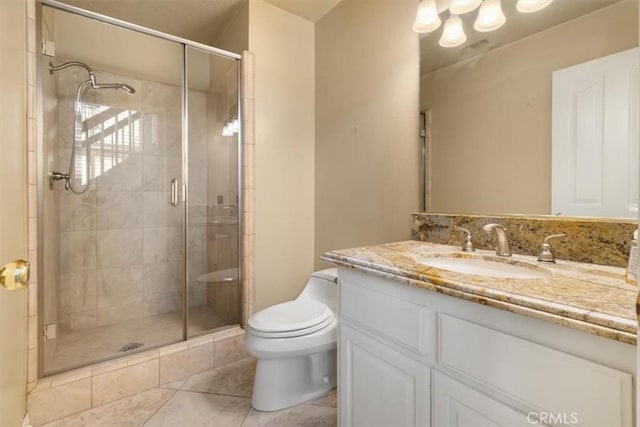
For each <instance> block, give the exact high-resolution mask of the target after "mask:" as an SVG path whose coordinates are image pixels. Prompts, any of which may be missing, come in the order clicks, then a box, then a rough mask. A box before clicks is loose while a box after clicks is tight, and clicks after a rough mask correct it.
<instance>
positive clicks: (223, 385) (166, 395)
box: [45, 358, 337, 427]
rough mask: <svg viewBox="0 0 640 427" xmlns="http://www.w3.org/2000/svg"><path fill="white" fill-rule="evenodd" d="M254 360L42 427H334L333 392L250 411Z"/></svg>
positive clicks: (200, 374) (228, 366) (212, 371)
mask: <svg viewBox="0 0 640 427" xmlns="http://www.w3.org/2000/svg"><path fill="white" fill-rule="evenodd" d="M254 372H255V360H254V359H251V358H249V359H244V360H241V361H239V362H236V363H233V364H231V365H227V366H224V367H222V368H218V369H211V370H208V371H204V372H202V373H199V374H196V375H193V376H191V377H189V378H186V379H184V380H180V381H176V382H173V383H170V384H166V385H164V386H160V387H157V388H154V389H151V390H148V391H145V392H142V393H139V394H136V395H133V396H130V397H127V398H124V399H122V400H118V401H115V402H113V403H109V404H108V405H104V406H100V407H97V408H93V409H90V410H87V411H84V412H81V413H79V414H76V415H72V416H70V417H67V418H63V419H61V420H58V421H54V422H52V423H50V424H46V425H45V427H125V426H126V427H136V426H145V427H156V426H158V427H160V426H164V427H183V426H184V427H187V426H189V427H191V426H194V427H195V426H198V427H200V426H202V427H204V426H211V427H222V426H224V427H258V426H263V427H294V426H295V427H335V426H336V425H337V409H336V406H337V394H336V390H335V389H334V390H333V391H331V392H330V393H328V394H327V395H325V396H323V397H320V398H318V399H315V400H313V401H311V402H307V403H304V404H300V405H297V406H294V407H292V408H288V409H283V410H281V411H275V412H258V411H256V410H254V409H251V392H252V389H253V374H254Z"/></svg>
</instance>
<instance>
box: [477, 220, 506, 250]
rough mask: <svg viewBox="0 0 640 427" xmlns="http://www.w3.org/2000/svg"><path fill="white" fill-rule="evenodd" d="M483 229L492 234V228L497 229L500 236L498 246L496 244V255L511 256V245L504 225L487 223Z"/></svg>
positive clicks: (497, 234)
mask: <svg viewBox="0 0 640 427" xmlns="http://www.w3.org/2000/svg"><path fill="white" fill-rule="evenodd" d="M482 229H483V230H484V231H485V232H486V233H487V234H490V233H491V231H492V230H495V232H496V236H498V246H496V255H498V256H511V248H510V247H509V239H508V238H507V233H506V232H505V230H504V227H503V226H501V225H500V224H487V225H485V226H484V227H482Z"/></svg>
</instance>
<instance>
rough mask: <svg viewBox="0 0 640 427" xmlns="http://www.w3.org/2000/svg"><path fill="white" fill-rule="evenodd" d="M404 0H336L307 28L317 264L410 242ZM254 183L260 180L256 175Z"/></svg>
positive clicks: (413, 76) (412, 120) (409, 67)
mask: <svg viewBox="0 0 640 427" xmlns="http://www.w3.org/2000/svg"><path fill="white" fill-rule="evenodd" d="M415 8H416V2H415V1H413V0H394V1H385V0H369V1H366V2H363V1H360V0H343V1H342V2H341V3H339V4H338V5H337V6H336V7H335V8H334V9H332V10H331V11H330V12H329V13H328V14H327V15H325V16H324V17H323V18H322V19H321V20H320V21H318V23H317V24H316V76H317V79H316V101H317V102H316V158H315V164H316V185H315V190H316V198H315V203H316V231H315V236H316V242H315V261H316V266H317V267H318V266H321V265H323V264H322V263H321V262H320V261H319V257H320V255H322V253H323V252H325V251H327V250H331V249H339V248H345V247H353V246H359V245H366V244H373V243H381V242H388V241H397V240H403V239H408V238H410V226H409V214H410V213H411V212H414V211H416V210H417V209H418V131H417V129H418V93H419V86H418V84H419V81H418V80H419V75H418V67H419V65H418V60H419V58H418V36H417V35H416V34H415V33H414V32H413V31H412V29H411V26H412V24H413V20H414V18H415V10H416V9H415ZM258 182H260V180H258Z"/></svg>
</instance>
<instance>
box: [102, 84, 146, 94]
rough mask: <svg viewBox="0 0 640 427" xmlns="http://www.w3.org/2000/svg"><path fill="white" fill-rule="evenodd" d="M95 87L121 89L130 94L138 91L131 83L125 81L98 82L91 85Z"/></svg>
mask: <svg viewBox="0 0 640 427" xmlns="http://www.w3.org/2000/svg"><path fill="white" fill-rule="evenodd" d="M91 87H92V88H93V89H119V90H123V91H125V92H127V93H129V94H133V93H136V90H135V89H134V88H132V87H131V86H129V85H126V84H124V83H103V84H101V83H96V84H93V85H91Z"/></svg>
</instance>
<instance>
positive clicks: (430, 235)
mask: <svg viewBox="0 0 640 427" xmlns="http://www.w3.org/2000/svg"><path fill="white" fill-rule="evenodd" d="M489 223H498V224H502V225H503V226H504V227H505V229H506V232H507V236H508V238H509V244H510V245H511V249H512V250H513V252H514V253H516V254H522V255H538V253H539V251H540V244H541V243H542V240H543V239H544V237H545V236H548V235H551V234H559V233H565V234H567V237H564V238H563V239H558V240H555V241H554V242H553V252H554V254H555V255H556V258H558V259H564V260H570V261H579V262H587V263H593V264H603V265H614V266H618V267H625V266H626V265H627V260H628V258H629V247H630V244H631V237H632V235H633V231H634V230H635V229H636V227H637V225H638V223H637V221H632V220H628V221H625V220H606V219H598V218H577V217H574V218H570V217H554V216H548V217H544V216H539V217H536V216H517V215H490V216H484V215H464V214H430V213H415V214H413V215H411V225H412V229H411V234H412V238H413V239H414V240H421V241H425V242H432V243H444V244H448V245H460V246H461V245H462V242H463V241H464V240H463V235H462V233H460V232H459V231H456V230H454V229H453V227H454V226H458V227H463V228H466V229H468V230H469V231H470V232H471V235H472V236H473V244H474V246H475V247H476V248H478V249H494V248H495V245H496V243H495V235H494V234H491V235H488V234H487V233H485V232H484V231H483V230H482V227H483V226H484V225H485V224H489Z"/></svg>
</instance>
